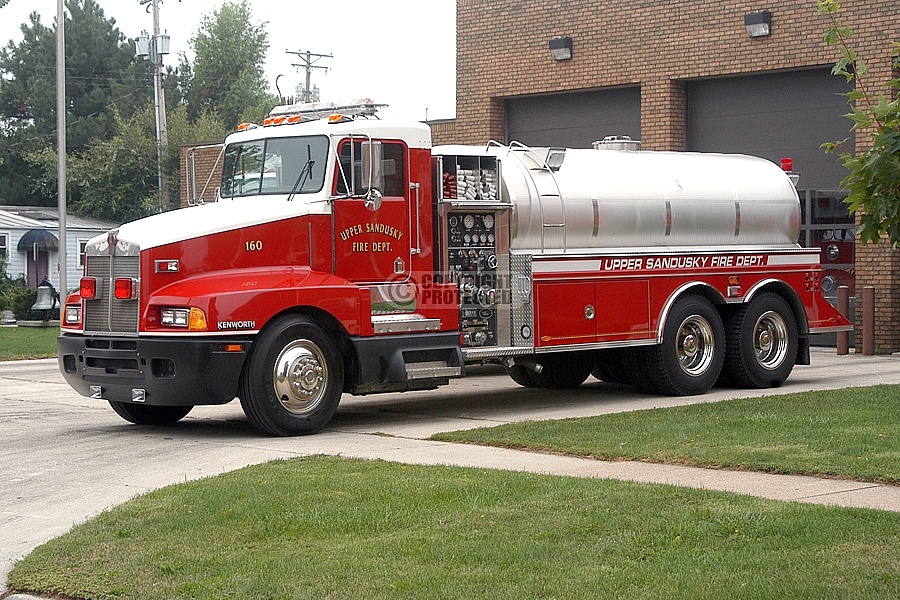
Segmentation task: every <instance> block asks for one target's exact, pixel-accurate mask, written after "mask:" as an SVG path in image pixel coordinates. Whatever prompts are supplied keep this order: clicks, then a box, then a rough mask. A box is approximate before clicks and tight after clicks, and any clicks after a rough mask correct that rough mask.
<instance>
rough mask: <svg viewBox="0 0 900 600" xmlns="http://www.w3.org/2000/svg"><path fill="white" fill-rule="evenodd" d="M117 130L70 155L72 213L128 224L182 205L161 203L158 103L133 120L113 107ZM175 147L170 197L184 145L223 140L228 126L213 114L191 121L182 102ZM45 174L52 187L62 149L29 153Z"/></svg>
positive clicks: (169, 157) (174, 127)
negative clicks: (157, 154) (158, 161)
mask: <svg viewBox="0 0 900 600" xmlns="http://www.w3.org/2000/svg"><path fill="white" fill-rule="evenodd" d="M112 114H113V117H114V121H115V133H114V134H113V135H112V136H111V137H110V138H108V139H100V138H98V139H96V140H94V141H93V142H92V143H91V144H90V145H89V146H88V148H87V149H86V150H85V151H84V152H81V153H79V154H77V155H74V156H72V157H71V158H70V159H69V162H68V165H67V167H66V168H67V172H68V183H69V187H71V188H72V189H73V190H74V191H75V192H77V193H76V194H75V198H76V199H74V200H73V201H72V202H71V203H70V208H71V210H72V212H74V213H75V214H77V215H82V216H94V217H100V218H103V219H106V220H109V221H117V222H121V223H124V222H127V221H132V220H134V219H138V218H140V217H144V216H147V215H149V214H151V213H155V212H160V210H169V209H172V208H175V207H176V206H163V207H160V206H159V178H158V173H157V167H156V164H157V163H156V121H155V112H154V106H153V103H148V104H147V105H146V106H144V107H143V108H142V109H141V110H138V111H137V112H135V113H134V114H133V115H131V116H130V117H128V118H125V117H123V116H122V115H121V114H119V113H118V111H116V110H115V109H114V110H113V111H112ZM169 135H170V137H169V141H170V145H169V146H168V147H166V148H165V150H164V153H163V166H164V168H165V169H166V172H167V174H168V175H169V179H168V180H169V181H170V182H171V185H172V186H173V188H172V189H170V190H169V192H170V194H169V197H170V198H177V197H178V182H179V177H178V175H179V169H180V161H179V160H178V146H179V144H182V143H190V142H197V141H204V140H210V139H221V138H222V137H224V135H225V130H224V128H223V127H222V126H221V125H219V124H218V123H217V122H216V121H215V119H214V118H212V117H210V116H209V115H206V114H204V115H201V116H200V118H198V119H197V120H196V121H195V122H194V123H191V122H189V121H188V118H187V109H186V107H185V106H184V105H181V106H178V107H177V108H176V109H175V110H174V111H172V112H171V113H170V115H169ZM29 160H31V161H32V162H34V163H36V164H39V165H40V166H41V170H42V172H43V173H45V176H44V178H43V179H42V180H41V181H40V183H41V184H42V185H45V186H48V187H51V186H53V185H55V181H56V153H55V151H54V150H52V149H50V148H47V149H44V150H42V151H41V152H36V153H34V154H31V155H29Z"/></svg>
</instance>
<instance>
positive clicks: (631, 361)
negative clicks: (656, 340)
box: [622, 347, 665, 394]
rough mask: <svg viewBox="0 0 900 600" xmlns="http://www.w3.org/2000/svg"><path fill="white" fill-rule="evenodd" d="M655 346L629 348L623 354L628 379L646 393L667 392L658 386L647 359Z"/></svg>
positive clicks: (623, 363)
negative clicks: (651, 375) (652, 376)
mask: <svg viewBox="0 0 900 600" xmlns="http://www.w3.org/2000/svg"><path fill="white" fill-rule="evenodd" d="M655 350H656V349H655V348H651V347H636V348H629V349H628V350H626V351H625V352H624V353H623V354H622V365H623V367H624V369H625V377H626V381H627V382H628V383H630V384H631V385H633V386H634V387H635V388H637V390H638V391H639V392H643V393H645V394H662V393H665V392H663V391H662V390H660V389H659V388H658V387H656V383H655V382H654V380H653V378H651V377H650V371H649V367H648V366H647V364H648V363H647V361H648V358H649V355H650V354H651V352H655Z"/></svg>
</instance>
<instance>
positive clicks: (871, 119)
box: [818, 0, 900, 249]
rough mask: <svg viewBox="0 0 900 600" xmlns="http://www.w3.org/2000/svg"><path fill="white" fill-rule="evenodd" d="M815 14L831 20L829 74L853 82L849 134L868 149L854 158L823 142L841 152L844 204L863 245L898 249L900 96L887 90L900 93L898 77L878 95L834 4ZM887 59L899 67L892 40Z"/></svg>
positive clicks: (899, 46) (825, 1) (832, 0)
mask: <svg viewBox="0 0 900 600" xmlns="http://www.w3.org/2000/svg"><path fill="white" fill-rule="evenodd" d="M818 8H819V14H821V15H825V16H827V17H829V18H830V19H831V23H830V25H829V26H828V27H827V28H826V30H825V42H826V43H827V44H828V45H830V46H836V47H837V48H838V49H839V50H840V53H841V57H840V59H838V61H837V62H836V63H835V65H834V68H833V69H832V73H834V74H835V75H841V76H843V77H846V78H847V81H848V82H850V81H855V82H856V87H855V89H854V90H853V91H851V92H849V93H848V94H847V99H848V102H849V104H850V113H849V114H848V115H846V116H847V117H848V118H849V119H850V120H851V121H852V122H853V126H852V127H851V131H854V132H856V134H857V141H858V142H859V141H860V137H862V136H865V137H866V139H867V140H868V141H869V142H870V145H869V148H868V150H865V151H864V152H860V153H858V154H856V155H854V154H852V153H850V152H848V151H846V150H844V149H843V148H844V146H843V145H844V142H846V141H847V140H843V141H841V142H828V143H825V144H823V147H824V148H825V151H826V152H840V158H841V162H842V163H843V164H844V166H845V167H847V169H848V171H849V173H848V174H847V176H846V177H845V178H844V180H843V181H842V185H843V186H844V187H846V188H847V190H848V196H847V199H846V200H845V201H846V202H847V203H848V204H849V206H850V210H851V211H856V212H857V214H858V215H859V228H858V233H859V237H860V240H861V241H862V242H863V243H868V242H875V243H877V242H878V241H879V240H880V239H881V238H882V236H886V237H887V238H888V239H889V240H890V242H891V245H892V246H893V248H895V249H896V248H898V247H900V98H897V97H896V92H894V93H893V94H892V95H893V96H894V97H893V99H892V98H890V97H889V96H888V94H886V93H885V91H887V90H900V79H896V78H895V79H890V80H888V81H887V82H885V83H884V89H883V90H881V91H876V90H875V89H873V88H875V87H877V84H873V83H872V82H871V77H870V76H869V68H868V66H867V65H866V63H865V61H864V60H863V59H862V58H861V57H860V56H859V54H858V52H857V50H856V48H855V47H854V46H853V44H852V42H851V40H852V38H853V31H852V30H851V29H850V28H849V27H847V26H845V25H844V24H843V23H841V21H840V19H839V16H838V15H839V12H840V3H839V2H838V1H837V0H819V1H818ZM893 46H894V47H893V51H892V52H891V60H892V62H893V66H894V68H895V69H897V68H900V43H898V42H894V45H893Z"/></svg>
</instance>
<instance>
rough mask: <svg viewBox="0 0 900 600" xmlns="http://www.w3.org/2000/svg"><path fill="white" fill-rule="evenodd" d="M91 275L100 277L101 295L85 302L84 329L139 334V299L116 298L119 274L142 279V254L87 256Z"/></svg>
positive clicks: (98, 279) (99, 291) (99, 293)
mask: <svg viewBox="0 0 900 600" xmlns="http://www.w3.org/2000/svg"><path fill="white" fill-rule="evenodd" d="M85 258H86V259H87V269H86V270H85V274H86V275H87V276H88V277H96V278H97V282H98V287H99V289H98V293H97V298H95V299H94V300H86V301H85V303H84V329H85V331H88V332H98V333H101V332H102V333H107V332H108V333H137V330H138V312H139V310H140V306H139V302H138V300H137V299H135V300H116V299H115V298H114V295H115V280H116V278H117V277H133V278H134V279H136V280H138V281H140V271H141V269H140V257H139V256H87V257H85Z"/></svg>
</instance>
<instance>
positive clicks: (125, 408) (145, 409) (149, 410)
mask: <svg viewBox="0 0 900 600" xmlns="http://www.w3.org/2000/svg"><path fill="white" fill-rule="evenodd" d="M109 405H110V406H111V407H112V409H113V410H114V411H116V414H117V415H119V416H120V417H122V418H123V419H125V420H126V421H128V422H129V423H134V424H135V425H172V424H174V423H177V422H178V421H180V420H181V419H183V418H184V417H185V416H187V414H188V413H189V412H191V409H192V408H194V407H193V406H149V405H146V404H131V403H130V402H114V401H113V400H110V401H109Z"/></svg>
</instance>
